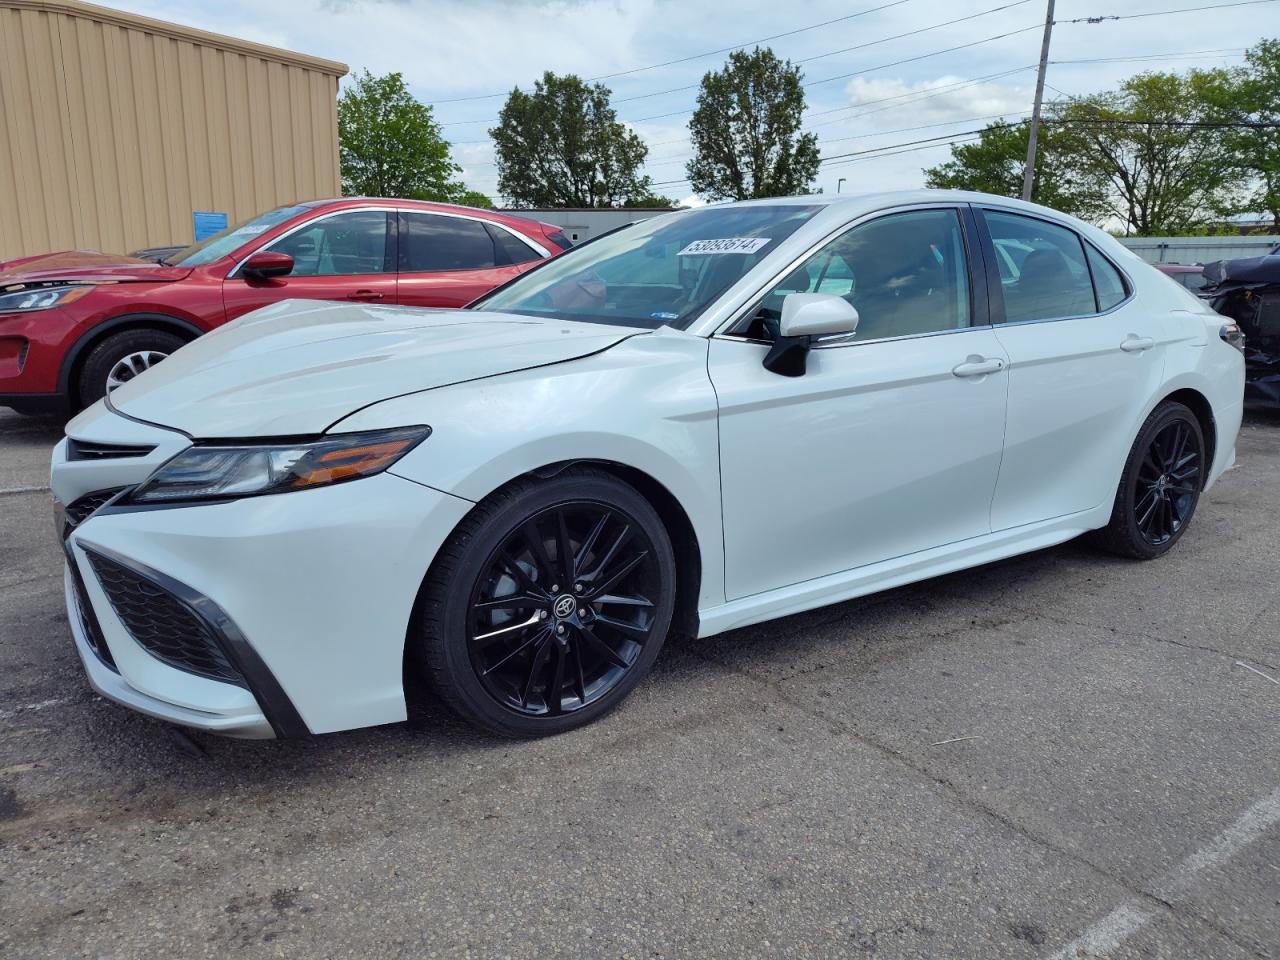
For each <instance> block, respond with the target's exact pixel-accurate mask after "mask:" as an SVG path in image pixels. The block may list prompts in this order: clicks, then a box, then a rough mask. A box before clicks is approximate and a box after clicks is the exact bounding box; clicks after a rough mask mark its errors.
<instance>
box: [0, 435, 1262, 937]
mask: <svg viewBox="0 0 1280 960" xmlns="http://www.w3.org/2000/svg"><path fill="white" fill-rule="evenodd" d="M60 429H61V425H60V424H59V423H58V422H56V421H52V420H47V419H46V420H39V419H27V418H22V417H18V416H16V415H11V414H9V413H7V412H4V413H0V957H4V958H29V957H30V958H35V957H56V958H72V957H92V958H133V957H138V958H143V957H145V958H178V957H181V958H196V957H226V956H231V955H233V954H234V955H236V956H237V957H259V956H262V957H271V956H287V957H325V958H327V957H335V958H336V957H355V958H360V960H369V958H383V957H415V958H417V957H442V958H456V957H474V958H485V960H488V958H500V957H519V958H524V957H531V958H533V957H536V958H540V960H548V958H554V957H584V958H633V960H658V958H720V957H725V958H744V957H795V958H828V957H830V958H836V957H839V958H862V957H877V958H929V960H936V958H981V960H993V958H1004V957H1009V958H1027V960H1030V958H1049V957H1053V958H1063V960H1065V958H1073V960H1084V958H1101V957H1107V958H1168V960H1199V958H1213V960H1217V958H1223V960H1233V958H1280V416H1265V415H1252V416H1250V417H1249V418H1248V419H1247V420H1246V423H1245V426H1244V430H1243V434H1242V437H1241V443H1240V447H1239V454H1240V456H1239V463H1238V466H1237V467H1236V468H1235V469H1233V470H1231V471H1230V472H1228V473H1227V474H1226V475H1225V476H1224V477H1223V479H1222V480H1221V481H1220V483H1219V484H1218V486H1217V487H1216V488H1215V489H1214V490H1213V491H1212V492H1211V493H1209V494H1207V495H1206V496H1205V497H1204V498H1203V499H1202V500H1201V503H1200V507H1199V512H1198V514H1197V516H1196V518H1195V522H1194V524H1193V526H1192V528H1191V529H1190V530H1189V531H1188V533H1187V535H1186V536H1185V537H1184V538H1183V540H1182V541H1181V543H1180V544H1179V545H1178V546H1177V548H1176V549H1175V550H1174V551H1173V552H1172V553H1171V554H1170V555H1168V556H1167V557H1165V558H1163V559H1161V560H1158V561H1155V562H1151V563H1136V562H1131V561H1124V560H1119V559H1116V558H1113V557H1109V556H1106V555H1103V554H1099V553H1096V552H1094V551H1093V550H1092V549H1090V548H1089V547H1087V546H1086V545H1083V544H1081V543H1069V544H1065V545H1063V546H1060V547H1057V548H1054V549H1050V550H1044V551H1041V552H1038V553H1035V554H1031V555H1028V556H1025V557H1020V558H1017V559H1014V560H1010V561H1006V562H1002V563H997V564H993V565H990V566H986V567H982V568H980V569H976V570H971V571H966V572H962V573H958V574H954V575H951V576H948V577H944V578H941V579H938V580H932V581H928V582H926V583H922V584H917V585H914V586H911V587H907V588H903V589H898V590H893V591H890V592H888V593H885V594H881V595H878V596H875V597H870V598H866V599H863V600H858V601H854V602H850V603H845V604H841V605H839V606H834V607H828V608H825V609H822V610H817V611H813V612H810V613H807V614H802V615H799V616H795V617H790V618H787V619H785V620H780V621H776V622H774V623H769V624H763V625H760V626H756V627H751V628H748V629H743V630H737V631H734V632H733V633H730V634H726V635H724V636H721V637H716V638H714V639H709V640H700V641H683V642H680V643H678V644H672V645H670V646H668V647H667V649H666V650H664V652H663V655H662V657H661V659H660V661H659V664H658V667H657V669H656V670H655V672H654V674H653V675H652V676H651V677H650V678H649V679H648V680H646V681H645V682H644V683H643V684H642V685H641V686H640V688H639V689H638V690H637V691H636V693H635V694H634V695H633V696H632V697H631V699H630V700H629V701H628V702H627V703H626V704H625V705H624V706H623V707H622V708H621V709H620V710H618V711H617V712H615V713H614V714H612V715H611V716H609V717H608V718H606V719H605V720H604V721H603V722H601V723H598V724H596V725H594V726H591V727H589V728H587V729H584V730H581V731H577V732H575V733H571V734H567V735H564V736H560V737H556V738H553V739H549V740H541V741H535V742H520V743H512V742H507V741H503V740H499V739H494V738H491V737H488V736H485V735H481V734H479V733H477V732H475V731H473V730H471V729H470V728H468V727H466V726H464V725H463V724H461V723H460V722H458V721H456V720H454V719H452V718H451V717H450V716H449V715H448V714H446V713H444V712H442V711H439V710H428V712H427V715H426V716H425V717H423V718H420V719H418V720H416V721H415V722H414V723H412V724H402V725H397V726H390V727H381V728H376V729H370V730H362V731H356V732H352V733H346V734H335V735H328V736H322V737H314V738H310V739H306V740H298V741H267V742H247V741H235V740H224V739H219V738H215V737H209V736H203V735H198V734H197V735H193V736H191V737H186V736H183V735H178V734H175V733H174V732H173V731H172V730H171V728H169V727H167V726H165V725H164V724H162V723H159V722H157V721H153V720H150V719H147V718H145V717H141V716H138V715H135V714H132V713H130V712H129V711H127V710H125V709H123V708H120V707H117V706H115V705H113V704H111V703H108V702H106V701H103V700H102V699H100V698H98V697H97V696H95V695H94V694H93V692H92V691H91V690H90V688H89V687H88V684H87V683H86V681H85V679H84V676H83V674H82V671H81V667H80V664H79V661H78V658H77V656H76V654H75V651H74V650H73V648H72V645H71V639H70V635H69V633H68V626H67V622H66V615H65V611H64V609H63V602H62V558H61V553H60V550H59V548H58V545H57V543H56V542H55V538H54V535H53V527H52V521H51V517H50V509H49V493H48V490H47V483H48V476H47V472H48V466H47V464H48V449H49V447H50V446H51V445H52V444H53V443H54V442H55V440H56V439H57V437H58V436H59V433H60ZM317 602H323V600H322V598H317Z"/></svg>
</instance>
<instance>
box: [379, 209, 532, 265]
mask: <svg viewBox="0 0 1280 960" xmlns="http://www.w3.org/2000/svg"><path fill="white" fill-rule="evenodd" d="M398 210H399V212H400V213H417V214H421V215H422V216H424V217H449V218H451V219H453V220H471V221H474V222H475V223H486V224H488V225H489V226H491V227H498V228H500V229H501V230H504V231H506V232H507V233H509V234H511V235H512V236H513V237H515V238H516V239H517V240H523V241H524V243H525V246H527V247H528V248H529V249H530V250H532V251H534V252H535V253H537V254H538V255H539V256H541V257H542V258H543V259H544V260H545V259H546V258H547V257H549V256H551V251H550V250H548V249H547V248H546V247H544V246H542V245H541V244H539V243H535V242H534V241H533V240H531V239H529V238H528V237H526V236H525V235H524V234H523V233H520V232H519V231H518V230H513V229H511V228H510V227H508V226H506V225H505V224H502V223H498V221H496V220H486V219H485V218H484V217H477V216H474V215H472V214H468V213H454V212H453V211H449V212H448V213H445V212H443V211H441V210H412V209H405V208H404V207H399V208H398ZM510 266H519V264H510ZM471 269H473V270H496V269H498V268H497V267H496V266H494V267H472V268H471ZM405 272H406V273H413V274H419V273H457V272H458V271H455V270H406V271H405Z"/></svg>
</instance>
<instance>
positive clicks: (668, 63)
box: [430, 0, 910, 106]
mask: <svg viewBox="0 0 1280 960" xmlns="http://www.w3.org/2000/svg"><path fill="white" fill-rule="evenodd" d="M909 2H910V0H892V2H891V3H882V4H880V6H878V7H869V8H867V9H866V10H859V11H858V12H857V13H850V14H846V15H845V16H843V17H834V18H833V19H831V20H823V21H822V22H821V23H811V24H809V25H807V26H804V27H797V28H796V29H794V30H787V31H785V32H784V33H775V34H772V35H771V36H768V37H761V38H760V39H759V40H748V41H746V42H745V43H739V44H735V45H734V46H732V47H720V48H719V49H718V50H708V51H706V52H704V53H695V54H691V55H690V56H687V57H678V58H676V59H675V60H664V61H663V62H662V63H651V64H648V65H647V66H643V67H633V68H632V69H630V70H619V71H618V72H617V73H604V74H601V75H600V76H598V77H588V78H587V80H586V82H587V83H595V82H596V81H598V80H613V79H614V78H616V77H627V76H631V75H632V74H636V73H644V72H645V71H646V70H657V69H660V68H661V67H674V66H676V65H677V64H681V63H689V62H690V61H693V60H701V59H702V58H703V57H714V56H715V55H716V54H718V53H731V52H732V51H734V50H744V49H746V48H747V47H752V46H755V45H756V44H760V43H768V42H769V41H770V40H781V39H782V38H783V37H794V36H795V35H796V34H798V33H806V32H807V31H809V30H817V29H818V28H819V27H829V26H831V24H833V23H843V22H844V21H846V20H856V19H857V18H858V17H865V16H866V15H867V14H869V13H878V12H880V11H881V10H888V9H889V8H890V7H898V6H901V5H902V4H904V3H909ZM508 92H509V91H503V92H502V93H485V94H478V95H476V96H471V97H452V98H450V99H448V100H432V101H431V103H430V105H432V106H434V105H435V104H438V103H466V102H468V101H473V100H495V99H497V98H498V97H505V96H506V95H507V93H508Z"/></svg>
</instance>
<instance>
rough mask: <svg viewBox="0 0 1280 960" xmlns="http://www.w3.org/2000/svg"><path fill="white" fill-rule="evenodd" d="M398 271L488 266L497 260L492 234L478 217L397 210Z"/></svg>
mask: <svg viewBox="0 0 1280 960" xmlns="http://www.w3.org/2000/svg"><path fill="white" fill-rule="evenodd" d="M400 224H401V227H400V272H401V273H440V272H445V271H453V270H489V269H492V268H493V267H494V266H495V265H496V263H497V251H496V250H495V249H494V242H493V237H492V236H490V234H489V231H488V230H487V229H486V228H485V224H484V223H482V222H481V221H479V220H464V219H462V218H461V217H444V216H438V215H436V214H433V213H408V212H405V211H401V213H400Z"/></svg>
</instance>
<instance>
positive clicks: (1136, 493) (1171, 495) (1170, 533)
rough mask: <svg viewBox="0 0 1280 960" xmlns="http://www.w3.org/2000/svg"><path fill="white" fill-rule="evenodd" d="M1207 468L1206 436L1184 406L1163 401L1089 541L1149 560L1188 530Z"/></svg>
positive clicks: (1142, 433) (1136, 443)
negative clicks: (1108, 514) (1104, 522)
mask: <svg viewBox="0 0 1280 960" xmlns="http://www.w3.org/2000/svg"><path fill="white" fill-rule="evenodd" d="M1208 470H1209V464H1208V460H1207V455H1206V444H1205V441H1204V432H1203V430H1202V428H1201V426H1200V421H1199V420H1198V419H1197V418H1196V415H1195V414H1194V413H1193V412H1192V411H1191V409H1190V408H1189V407H1187V406H1186V405H1185V404H1181V403H1177V402H1175V401H1166V402H1164V403H1162V404H1160V406H1158V407H1156V409H1155V410H1154V411H1153V412H1152V413H1151V415H1150V416H1149V417H1147V421H1146V423H1144V424H1143V425H1142V429H1141V430H1139V431H1138V436H1137V438H1136V439H1135V440H1134V442H1133V447H1132V448H1131V449H1130V451H1129V458H1128V460H1127V461H1126V462H1125V467H1124V473H1123V475H1122V476H1121V478H1120V486H1119V489H1118V490H1117V491H1116V499H1115V503H1114V505H1113V507H1112V511H1111V520H1110V522H1109V523H1108V524H1107V526H1105V527H1104V528H1102V529H1101V530H1097V531H1094V533H1093V534H1092V539H1093V540H1094V542H1095V543H1097V544H1098V545H1099V546H1101V547H1103V548H1104V549H1106V550H1110V551H1111V552H1113V553H1118V554H1121V555H1122V556H1127V557H1135V558H1137V559H1140V560H1152V559H1155V558H1156V557H1158V556H1161V555H1162V554H1164V553H1166V552H1168V551H1169V549H1170V548H1171V547H1172V546H1173V545H1174V544H1175V543H1177V542H1178V540H1179V539H1180V538H1181V537H1182V535H1183V534H1184V533H1185V532H1186V530H1187V526H1188V524H1190V523H1191V517H1192V515H1193V514H1194V513H1195V510H1196V504H1197V503H1198V502H1199V500H1200V491H1201V490H1202V489H1203V488H1204V481H1205V477H1206V476H1207V475H1208Z"/></svg>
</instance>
